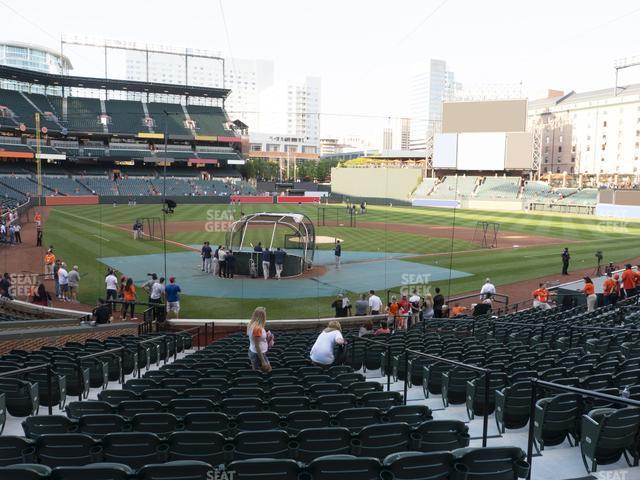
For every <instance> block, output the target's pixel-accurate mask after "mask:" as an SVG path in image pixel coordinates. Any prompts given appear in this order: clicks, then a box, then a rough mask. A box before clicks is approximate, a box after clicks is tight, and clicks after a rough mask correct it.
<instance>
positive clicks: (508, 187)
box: [476, 177, 521, 200]
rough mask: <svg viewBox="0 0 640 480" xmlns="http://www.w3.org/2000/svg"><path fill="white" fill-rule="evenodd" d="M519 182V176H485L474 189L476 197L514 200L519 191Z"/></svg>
mask: <svg viewBox="0 0 640 480" xmlns="http://www.w3.org/2000/svg"><path fill="white" fill-rule="evenodd" d="M520 182H521V179H520V177H485V178H484V180H482V181H481V183H480V184H479V186H478V188H477V190H476V197H479V198H492V199H493V198H504V199H510V200H515V199H516V198H517V197H518V193H519V192H520Z"/></svg>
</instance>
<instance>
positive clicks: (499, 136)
mask: <svg viewBox="0 0 640 480" xmlns="http://www.w3.org/2000/svg"><path fill="white" fill-rule="evenodd" d="M505 138H506V135H505V133H504V132H500V133H497V132H496V133H461V134H459V135H458V170H504V155H505V143H506V141H505Z"/></svg>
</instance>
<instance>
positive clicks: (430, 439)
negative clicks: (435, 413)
mask: <svg viewBox="0 0 640 480" xmlns="http://www.w3.org/2000/svg"><path fill="white" fill-rule="evenodd" d="M415 433H416V435H415V436H414V439H413V440H414V443H415V448H414V450H417V451H420V452H439V451H443V450H455V449H456V448H461V447H466V446H467V445H469V433H468V428H467V426H466V425H465V424H464V422H462V421H459V420H428V421H426V422H424V423H422V424H420V425H419V426H418V427H417V428H416V431H415Z"/></svg>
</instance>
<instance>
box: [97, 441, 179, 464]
mask: <svg viewBox="0 0 640 480" xmlns="http://www.w3.org/2000/svg"><path fill="white" fill-rule="evenodd" d="M102 447H103V456H104V460H105V461H107V462H115V463H122V464H124V465H128V466H129V467H131V468H136V469H137V468H141V467H143V466H144V465H146V464H148V463H158V462H164V461H166V459H167V447H166V445H162V443H161V441H160V438H159V437H158V436H157V435H156V434H154V433H148V432H131V433H110V434H108V435H105V437H104V438H103V439H102Z"/></svg>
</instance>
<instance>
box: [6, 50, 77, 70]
mask: <svg viewBox="0 0 640 480" xmlns="http://www.w3.org/2000/svg"><path fill="white" fill-rule="evenodd" d="M0 65H6V66H8V67H17V68H24V69H26V70H34V71H36V72H42V73H54V74H61V73H66V72H68V71H69V70H71V69H72V68H73V67H72V66H71V62H70V61H69V59H68V58H67V57H66V56H64V55H61V54H60V52H56V51H55V50H53V49H50V48H47V47H41V46H39V45H32V44H30V43H22V42H3V43H0Z"/></svg>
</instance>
